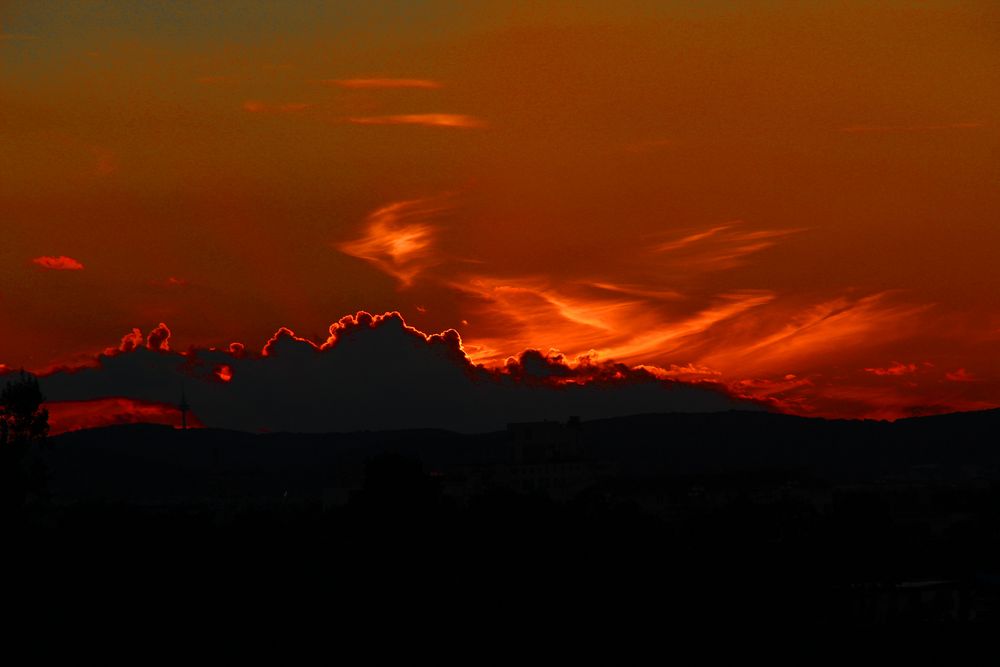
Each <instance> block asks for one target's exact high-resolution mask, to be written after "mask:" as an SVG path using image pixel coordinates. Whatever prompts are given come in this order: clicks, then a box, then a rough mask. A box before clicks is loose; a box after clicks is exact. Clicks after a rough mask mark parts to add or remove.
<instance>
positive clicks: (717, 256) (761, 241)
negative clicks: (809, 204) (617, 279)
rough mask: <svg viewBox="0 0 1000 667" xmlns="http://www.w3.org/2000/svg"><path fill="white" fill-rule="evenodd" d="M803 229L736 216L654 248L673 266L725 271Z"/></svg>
mask: <svg viewBox="0 0 1000 667" xmlns="http://www.w3.org/2000/svg"><path fill="white" fill-rule="evenodd" d="M802 231H804V230H803V229H801V228H794V229H750V228H749V227H748V226H747V224H746V223H744V222H743V221H742V220H734V221H732V222H729V223H725V224H722V225H715V226H712V227H709V228H707V229H702V230H697V231H694V232H692V233H689V234H687V235H685V236H682V237H680V238H677V239H674V240H672V241H666V242H664V243H659V244H657V245H654V246H653V248H652V250H653V252H657V253H663V254H666V255H667V256H668V257H669V261H670V263H671V264H672V265H673V266H674V267H684V268H685V269H686V270H689V271H691V270H697V271H706V272H707V271H724V270H728V269H733V268H736V267H738V266H741V265H742V264H743V263H744V262H745V260H746V258H747V257H749V256H750V255H754V254H756V253H759V252H761V251H763V250H767V249H768V248H770V247H772V246H774V245H775V244H776V243H777V242H778V241H779V240H780V239H782V238H784V237H787V236H790V235H792V234H797V233H799V232H802Z"/></svg>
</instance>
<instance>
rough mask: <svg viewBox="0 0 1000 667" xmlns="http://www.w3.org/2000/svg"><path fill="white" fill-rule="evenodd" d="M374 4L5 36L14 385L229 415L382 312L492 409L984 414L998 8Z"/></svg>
mask: <svg viewBox="0 0 1000 667" xmlns="http://www.w3.org/2000/svg"><path fill="white" fill-rule="evenodd" d="M377 4H379V3H358V2H344V3H318V4H317V3H299V2H289V3H287V5H286V3H277V5H275V3H265V2H245V3H232V4H230V3H221V4H220V5H219V6H218V7H214V6H213V5H211V4H206V5H204V6H202V5H200V4H193V3H192V4H186V3H180V4H178V5H177V6H176V7H175V6H174V5H173V4H169V5H160V3H129V2H124V1H122V2H118V1H114V2H107V3H101V4H100V5H91V4H90V3H79V5H78V4H77V3H69V4H58V7H59V9H58V11H56V10H54V7H56V6H57V5H54V4H52V3H48V2H35V1H33V2H20V1H15V2H8V3H4V4H3V5H2V7H0V93H2V96H3V99H4V103H3V105H2V108H0V118H2V120H3V122H2V129H0V138H2V139H3V148H2V151H0V210H2V215H0V229H2V231H3V243H2V244H0V306H2V308H3V313H4V316H3V317H2V318H0V373H4V372H7V371H12V370H14V369H18V368H21V367H23V368H25V369H29V370H32V371H34V372H38V373H42V374H52V373H64V372H67V371H66V370H65V369H66V368H94V367H95V365H98V364H99V363H105V362H107V360H108V359H118V360H119V362H121V359H122V358H123V356H124V355H128V354H137V355H148V354H152V353H158V354H159V355H162V356H163V358H169V359H170V360H172V361H176V362H177V363H178V364H181V363H184V362H187V363H188V366H187V367H186V369H187V370H185V371H184V372H186V373H187V372H189V375H190V377H192V378H198V380H197V381H198V382H205V383H211V387H210V389H211V391H213V392H214V391H220V392H221V391H225V390H227V389H232V388H235V387H239V386H240V385H241V383H242V382H249V381H250V380H249V379H247V378H245V377H243V376H242V375H241V365H240V363H241V360H244V361H245V360H247V359H253V360H257V361H259V360H260V359H261V358H263V357H266V356H268V355H270V354H271V352H272V351H273V350H274V349H275V346H277V345H279V344H281V343H282V341H285V342H287V341H292V342H299V343H302V344H303V345H302V349H306V348H309V347H310V346H311V347H312V348H315V351H316V353H317V354H322V353H323V351H324V350H329V349H330V348H331V347H332V346H334V345H335V344H337V343H336V341H337V340H338V337H346V336H352V335H354V332H356V331H358V330H359V329H365V330H367V329H373V328H376V325H377V324H378V323H380V322H382V321H383V320H382V319H379V318H382V317H384V316H381V315H379V316H368V317H372V319H371V321H370V322H369V320H368V319H366V316H364V315H359V314H360V313H361V312H363V311H367V312H370V313H392V312H393V311H398V312H399V313H400V314H401V319H400V321H401V322H402V320H403V319H405V325H406V326H408V327H409V328H410V329H413V330H414V331H415V332H417V333H420V334H421V335H423V337H424V338H423V340H425V341H428V345H436V344H440V345H441V346H442V349H445V348H446V349H447V351H448V354H451V355H453V356H454V355H455V354H458V353H456V352H455V350H460V354H461V356H462V359H461V360H460V361H461V362H462V363H465V362H466V361H467V362H468V363H469V364H471V365H473V366H476V365H478V366H481V367H482V369H483V370H484V371H486V372H488V373H492V374H495V375H497V376H504V377H505V378H507V377H521V376H523V375H524V374H525V373H524V372H523V368H524V364H525V363H528V362H530V363H537V364H541V365H544V364H554V365H555V367H558V368H557V371H558V372H557V371H553V373H554V375H553V377H555V378H562V379H547V380H545V381H546V382H549V383H559V382H570V381H572V382H574V383H586V382H589V381H602V382H603V381H608V380H609V379H612V378H613V379H616V380H622V381H624V380H628V379H629V378H631V377H632V376H631V375H630V373H637V374H638V375H639V376H641V377H643V378H645V377H647V376H648V377H656V378H659V379H662V380H670V381H677V382H683V383H693V384H698V385H702V384H705V385H710V386H712V387H713V388H719V389H720V390H722V391H725V392H727V393H728V395H729V396H732V397H735V398H746V399H750V400H752V401H754V402H755V404H763V405H767V406H768V407H769V408H770V409H776V410H781V411H785V412H789V413H794V414H801V415H810V416H824V417H848V418H875V419H897V418H900V417H906V416H913V415H922V414H933V413H944V412H950V411H956V410H972V409H981V408H989V407H997V406H1000V354H998V353H997V350H998V346H1000V271H998V269H997V249H998V248H1000V224H997V221H998V220H1000V188H998V184H1000V160H998V159H997V156H998V155H1000V33H998V32H997V31H996V29H995V26H997V25H1000V4H998V3H996V2H993V1H991V0H982V1H969V2H946V1H944V0H929V1H927V2H907V1H904V0H898V1H895V0H894V1H891V2H880V3H871V2H863V1H861V0H858V1H848V2H839V3H795V2H776V3H742V2H707V3H694V4H697V8H696V9H692V8H691V5H692V4H693V3H681V2H644V1H641V0H636V1H635V2H622V3H600V2H591V1H589V0H586V1H583V2H579V3H542V5H539V4H537V3H528V2H503V3H500V2H477V3H471V4H470V3H457V4H456V3H452V2H444V1H438V0H434V1H431V2H427V3H419V9H416V8H413V7H408V6H407V5H406V4H405V3H400V4H398V5H397V4H395V3H390V5H391V8H389V9H387V8H386V6H384V5H383V6H381V8H380V9H378V10H376V9H374V8H373V6H374V5H377ZM237 5H238V6H239V9H237V8H236V7H237ZM278 5H281V6H282V7H281V11H278V10H277V9H276V7H277V6H278ZM359 317H360V319H359ZM390 319H392V321H393V322H395V319H394V318H390ZM401 326H402V325H401ZM293 332H294V333H293ZM439 332H440V333H439ZM123 334H124V336H123ZM435 336H436V337H435ZM232 341H240V343H238V344H234V345H233V346H232V347H230V343H231V342H232ZM295 349H296V350H299V348H298V347H296V348H295ZM435 349H436V348H435ZM526 350H531V351H534V352H531V353H530V354H529V356H528V357H523V356H522V355H524V353H525V351H526ZM99 354H100V355H102V357H101V359H103V361H102V362H98V361H97V359H98V355H99ZM442 354H444V353H442ZM199 355H201V356H199ZM532 355H534V356H532ZM136 358H139V357H138V356H137V357H136ZM152 358H153V360H154V361H156V360H157V359H159V358H160V357H159V356H157V355H153V357H152ZM143 359H145V357H143ZM524 359H527V362H524ZM511 360H513V363H512V361H511ZM199 361H200V362H201V363H203V364H204V368H202V367H200V366H198V365H197V363H198V362H199ZM247 364H248V365H247V367H251V365H250V364H249V363H248V362H247ZM463 368H464V366H463ZM565 369H569V370H565ZM518 373H521V376H519V375H518ZM559 373H562V375H559ZM491 377H492V376H491ZM233 390H234V391H235V389H233ZM206 391H208V390H206ZM163 392H164V393H163V399H162V400H159V399H158V400H149V398H148V396H147V397H145V398H144V397H143V396H140V395H138V394H137V395H135V396H131V395H130V396H122V395H114V396H111V395H108V396H103V395H102V396H101V397H100V398H99V399H94V400H93V401H80V402H76V401H60V402H54V403H53V404H52V406H51V407H50V411H51V412H52V417H53V423H54V424H58V427H57V429H58V430H69V429H72V428H77V427H79V426H80V425H96V422H95V420H103V421H101V423H108V424H110V423H119V422H125V421H142V420H152V421H159V422H163V423H176V414H174V413H175V411H176V410H175V407H174V404H173V403H168V402H166V401H167V400H171V401H172V400H173V399H168V398H167V397H169V396H172V395H173V393H178V392H179V385H178V386H176V387H175V386H174V385H170V386H169V387H166V388H165V389H163ZM213 395H214V394H213ZM157 396H159V395H157ZM195 412H197V411H195ZM101 413H105V414H106V415H107V416H105V417H99V416H95V415H99V414H101Z"/></svg>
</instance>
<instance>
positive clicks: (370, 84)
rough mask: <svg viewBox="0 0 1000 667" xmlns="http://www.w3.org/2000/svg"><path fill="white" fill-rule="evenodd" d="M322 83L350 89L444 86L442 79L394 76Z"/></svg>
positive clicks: (333, 80) (328, 80)
mask: <svg viewBox="0 0 1000 667" xmlns="http://www.w3.org/2000/svg"><path fill="white" fill-rule="evenodd" d="M320 83H323V84H325V85H327V86H337V87H338V88H350V89H371V88H417V89H424V90H433V89H436V88H443V87H444V84H443V83H441V82H440V81H432V80H430V79H393V78H377V77H376V78H359V79H324V80H323V81H321V82H320Z"/></svg>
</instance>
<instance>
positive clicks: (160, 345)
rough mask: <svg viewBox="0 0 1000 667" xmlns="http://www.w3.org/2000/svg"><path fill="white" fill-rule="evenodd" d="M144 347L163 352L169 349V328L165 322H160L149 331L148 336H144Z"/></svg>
mask: <svg viewBox="0 0 1000 667" xmlns="http://www.w3.org/2000/svg"><path fill="white" fill-rule="evenodd" d="M133 331H135V330H133ZM146 347H148V348H149V349H150V350H157V351H163V352H166V351H167V350H169V349H170V329H169V328H167V325H166V324H164V323H163V322H160V323H159V324H158V325H157V326H156V328H155V329H153V330H152V331H150V332H149V336H148V337H147V338H146Z"/></svg>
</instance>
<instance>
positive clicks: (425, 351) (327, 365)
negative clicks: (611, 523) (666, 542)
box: [41, 312, 758, 432]
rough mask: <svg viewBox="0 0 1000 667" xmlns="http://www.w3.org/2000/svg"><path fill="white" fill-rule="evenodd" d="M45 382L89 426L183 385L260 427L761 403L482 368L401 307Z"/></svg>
mask: <svg viewBox="0 0 1000 667" xmlns="http://www.w3.org/2000/svg"><path fill="white" fill-rule="evenodd" d="M223 367H225V371H224V373H223V374H222V375H220V373H219V371H220V369H221V368H223ZM223 376H224V377H223ZM41 383H42V388H43V391H44V392H45V393H46V395H47V396H48V398H49V400H50V401H52V402H54V403H55V404H56V405H61V404H62V402H64V401H74V402H75V403H74V404H73V406H74V407H73V408H72V409H70V408H66V411H69V412H72V415H73V419H74V420H76V422H78V423H86V417H85V415H83V414H81V412H82V411H84V410H83V407H84V406H85V405H86V404H85V403H81V402H83V401H105V400H117V401H122V400H125V399H128V400H129V401H136V402H138V403H137V405H142V406H145V408H144V409H145V410H146V411H147V412H150V413H154V412H156V411H157V410H159V408H160V407H162V406H164V405H170V404H174V405H176V404H177V403H178V402H179V400H180V395H181V391H182V390H183V391H184V393H185V395H186V397H187V400H188V402H189V403H190V405H191V409H192V412H193V414H194V415H196V417H197V418H198V419H199V420H200V423H203V424H204V425H206V426H214V427H223V428H233V429H242V430H252V431H258V430H271V431H302V432H323V431H353V430H361V429H371V430H375V429H393V428H418V427H438V428H450V429H456V430H460V431H482V430H490V429H499V428H503V427H504V425H505V424H506V423H507V422H510V421H526V420H539V419H565V418H566V417H567V416H569V415H580V416H582V417H584V418H598V417H609V416H613V415H625V414H633V413H637V412H670V411H684V412H703V411H717V410H727V409H732V408H742V409H758V408H757V406H756V405H754V404H752V403H745V402H741V401H737V400H734V399H733V398H731V397H729V396H728V395H726V394H725V393H724V392H723V391H722V390H721V388H720V387H718V386H715V385H703V386H694V385H687V384H681V383H677V382H671V381H665V380H660V379H657V378H656V377H654V376H653V375H652V374H650V373H647V372H645V371H642V370H635V369H630V368H628V367H625V366H620V365H618V366H616V365H600V364H587V363H582V364H570V363H569V362H567V360H565V359H564V358H562V357H561V356H559V355H558V354H552V353H549V354H542V353H540V352H537V351H529V352H525V353H524V354H522V355H521V356H520V357H519V358H517V359H512V360H510V361H509V363H508V364H507V366H505V367H503V368H500V369H493V370H490V369H487V368H484V367H482V366H477V365H476V364H474V363H472V361H471V360H470V359H469V358H468V357H467V355H466V354H465V352H464V350H463V346H462V340H461V338H460V336H459V335H458V333H457V332H456V331H454V330H448V331H444V332H442V333H439V334H432V335H427V334H424V333H422V332H420V331H418V330H417V329H414V328H413V327H410V326H408V325H407V324H406V323H405V322H404V320H403V318H402V317H401V316H400V315H399V314H398V313H386V314H384V315H370V314H368V313H363V312H362V313H358V314H357V315H354V316H349V317H345V318H342V319H341V320H339V321H338V322H335V323H334V324H333V325H332V326H331V327H330V332H329V338H327V339H326V340H325V341H322V342H314V341H309V340H305V339H303V338H300V337H298V336H296V335H295V334H294V333H293V332H291V331H290V330H288V329H283V330H281V331H279V332H278V333H277V334H275V336H274V337H272V338H271V339H270V340H269V341H268V343H267V345H266V354H263V353H262V354H245V353H243V354H238V353H234V351H231V350H225V351H223V350H210V349H196V350H192V351H190V352H188V353H186V354H179V353H175V352H169V351H166V350H165V349H164V348H163V347H162V346H161V347H160V348H159V349H157V348H153V347H152V346H147V347H136V348H134V349H132V350H131V351H128V352H116V353H114V354H111V355H102V356H101V357H99V359H98V363H97V364H96V365H95V366H93V367H89V368H83V369H77V370H74V371H73V372H67V371H60V372H55V373H52V374H50V375H47V376H44V377H43V378H42V379H41ZM93 405H95V406H98V407H101V408H102V409H104V408H106V407H107V406H106V404H104V403H94V404H93ZM113 405H117V406H118V407H119V408H122V406H125V408H127V405H128V404H127V403H120V402H119V403H113ZM158 406H159V407H158ZM123 409H124V408H123ZM58 410H63V408H62V407H60V408H57V411H58ZM121 411H122V410H118V412H121ZM125 411H127V410H125ZM116 419H118V420H124V419H126V418H125V417H122V416H118V417H116Z"/></svg>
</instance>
